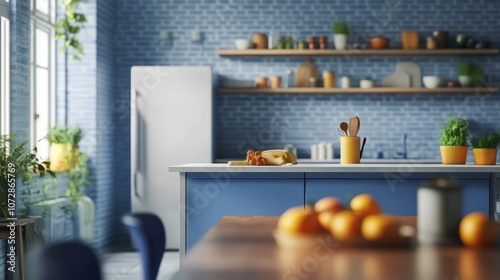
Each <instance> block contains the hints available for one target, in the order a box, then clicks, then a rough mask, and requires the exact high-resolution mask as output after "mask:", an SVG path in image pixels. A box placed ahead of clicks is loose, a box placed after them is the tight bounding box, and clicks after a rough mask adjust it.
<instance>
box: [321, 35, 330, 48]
mask: <svg viewBox="0 0 500 280" xmlns="http://www.w3.org/2000/svg"><path fill="white" fill-rule="evenodd" d="M319 48H320V49H322V50H326V49H328V37H326V36H321V37H319Z"/></svg>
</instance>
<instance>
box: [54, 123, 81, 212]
mask: <svg viewBox="0 0 500 280" xmlns="http://www.w3.org/2000/svg"><path fill="white" fill-rule="evenodd" d="M82 137H83V132H82V129H81V128H79V127H69V126H67V127H59V126H56V127H53V128H52V129H51V130H50V131H49V133H48V134H47V141H48V142H49V143H50V161H51V170H53V171H57V172H67V173H68V174H69V186H68V189H67V191H66V196H68V197H70V198H71V200H72V201H73V202H74V203H76V202H78V201H79V200H80V198H81V197H82V195H83V194H82V191H81V189H82V188H83V187H84V186H87V185H88V184H89V181H88V172H89V170H88V167H87V156H86V155H85V154H84V153H82V152H81V151H80V150H79V148H78V143H79V142H80V140H81V139H82Z"/></svg>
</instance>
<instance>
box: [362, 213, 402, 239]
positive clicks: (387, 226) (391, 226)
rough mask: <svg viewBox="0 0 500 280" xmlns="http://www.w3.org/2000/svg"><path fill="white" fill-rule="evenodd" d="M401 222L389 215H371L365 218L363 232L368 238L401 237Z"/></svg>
mask: <svg viewBox="0 0 500 280" xmlns="http://www.w3.org/2000/svg"><path fill="white" fill-rule="evenodd" d="M399 227H400V224H399V222H398V221H396V219H395V218H394V217H392V216H389V215H377V214H376V215H370V216H368V217H366V218H365V219H363V223H362V224H361V234H362V235H363V237H364V238H365V239H366V240H373V241H389V242H390V241H391V240H394V239H399V238H400V234H399Z"/></svg>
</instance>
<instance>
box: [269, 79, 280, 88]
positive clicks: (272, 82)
mask: <svg viewBox="0 0 500 280" xmlns="http://www.w3.org/2000/svg"><path fill="white" fill-rule="evenodd" d="M269 82H270V87H271V88H280V87H281V77H280V76H273V77H271V78H269Z"/></svg>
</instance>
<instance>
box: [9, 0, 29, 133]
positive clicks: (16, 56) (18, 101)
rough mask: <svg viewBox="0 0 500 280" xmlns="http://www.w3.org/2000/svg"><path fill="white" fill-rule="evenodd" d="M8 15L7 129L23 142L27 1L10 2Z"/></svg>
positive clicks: (26, 92) (26, 126)
mask: <svg viewBox="0 0 500 280" xmlns="http://www.w3.org/2000/svg"><path fill="white" fill-rule="evenodd" d="M10 14H11V16H10V34H11V38H10V40H11V42H10V52H11V60H10V63H11V66H10V83H11V87H10V112H11V119H10V129H11V132H12V133H15V134H16V135H17V140H18V141H25V140H29V135H30V76H31V75H30V32H29V30H30V1H29V0H13V1H11V4H10Z"/></svg>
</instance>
